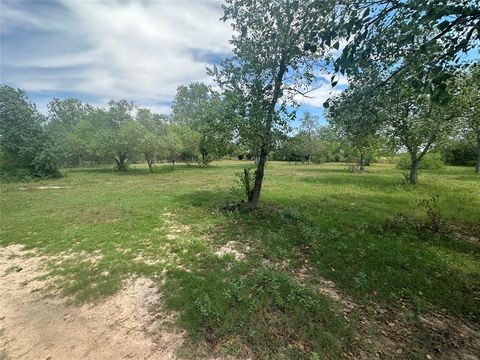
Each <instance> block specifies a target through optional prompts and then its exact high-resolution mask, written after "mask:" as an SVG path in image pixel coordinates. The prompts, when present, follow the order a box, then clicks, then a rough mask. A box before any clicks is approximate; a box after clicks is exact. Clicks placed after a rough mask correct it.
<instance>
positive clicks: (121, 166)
mask: <svg viewBox="0 0 480 360" xmlns="http://www.w3.org/2000/svg"><path fill="white" fill-rule="evenodd" d="M114 160H115V162H116V163H117V169H118V171H127V167H126V166H125V161H126V160H127V154H118V159H117V158H114Z"/></svg>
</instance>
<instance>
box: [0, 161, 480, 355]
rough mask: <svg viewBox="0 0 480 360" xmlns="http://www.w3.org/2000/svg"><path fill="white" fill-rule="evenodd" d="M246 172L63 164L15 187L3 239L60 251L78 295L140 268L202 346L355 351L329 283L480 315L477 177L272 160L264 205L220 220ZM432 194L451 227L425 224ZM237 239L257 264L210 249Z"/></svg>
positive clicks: (424, 307)
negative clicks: (321, 286)
mask: <svg viewBox="0 0 480 360" xmlns="http://www.w3.org/2000/svg"><path fill="white" fill-rule="evenodd" d="M246 164H247V163H246V162H235V161H230V162H227V161H225V162H219V163H214V164H213V166H211V167H209V168H203V167H196V166H182V165H180V166H177V167H176V168H175V170H173V171H172V170H171V169H170V167H169V166H161V167H160V168H159V169H157V171H156V173H154V174H150V173H148V171H147V168H146V167H145V166H135V167H132V168H131V169H130V171H129V172H127V173H115V172H112V171H111V167H105V168H93V169H67V170H66V171H65V173H66V176H65V177H63V178H61V179H56V180H48V181H39V182H32V183H26V184H22V183H5V184H2V196H1V200H2V201H1V240H0V245H3V246H6V245H9V244H24V245H25V246H26V247H27V248H36V249H38V250H40V251H41V252H42V253H45V254H51V255H61V256H57V257H56V258H55V260H52V262H51V264H50V269H51V273H50V275H60V276H57V277H56V279H57V286H59V287H60V288H62V289H63V290H64V292H65V294H66V295H69V296H71V298H72V299H74V300H76V301H94V300H96V299H99V298H101V297H104V296H107V295H110V294H112V293H114V292H115V291H117V290H118V289H119V288H120V287H121V284H122V281H123V280H124V279H125V278H127V277H129V276H132V275H136V276H146V277H150V278H152V279H154V280H156V281H158V283H159V286H160V284H161V280H162V279H164V280H165V283H164V285H162V286H163V287H164V291H165V294H166V305H167V306H168V307H170V308H172V309H175V310H178V311H179V313H180V319H179V325H181V326H183V327H184V328H186V329H187V330H189V334H190V336H191V339H192V342H193V343H194V344H195V343H198V342H199V341H200V342H201V341H205V339H206V342H207V343H208V344H209V346H211V347H212V348H215V349H221V351H222V352H224V353H226V354H231V355H234V356H239V357H242V356H246V355H248V354H254V355H255V356H257V357H259V358H310V357H312V358H316V357H317V358H338V357H340V354H341V353H342V351H350V350H352V347H354V346H355V342H353V341H352V332H353V328H354V326H355V324H354V323H353V322H352V321H346V320H345V319H344V318H343V317H342V316H341V314H340V311H339V305H338V304H336V303H335V302H333V301H332V300H330V299H329V298H327V297H325V296H324V295H322V294H320V293H319V291H318V290H317V289H316V288H315V279H316V278H317V277H319V276H321V277H323V278H326V279H329V280H332V281H334V282H335V284H336V286H337V287H338V288H339V289H340V290H341V291H342V292H343V293H344V294H346V295H348V296H350V297H352V298H353V299H354V300H355V301H356V302H357V303H359V304H362V305H365V306H369V305H371V304H380V305H382V304H383V305H385V306H389V307H393V308H395V307H396V306H399V304H405V303H406V304H408V306H409V307H410V308H411V309H412V311H413V312H414V313H416V314H418V313H424V312H427V311H435V310H440V309H446V311H447V312H448V313H449V314H451V315H454V316H457V317H459V318H462V319H464V320H470V321H473V322H479V321H480V304H479V295H478V294H479V293H480V246H479V243H478V242H476V243H475V242H466V241H463V240H461V239H459V237H458V236H457V233H458V232H460V233H462V234H463V235H464V236H466V237H472V236H477V238H478V233H476V232H477V231H478V230H479V228H480V177H479V176H476V175H475V174H473V169H471V168H463V167H446V168H444V169H441V170H437V171H424V172H421V175H420V176H421V177H420V184H419V185H418V186H416V187H414V186H410V185H406V184H404V183H403V178H402V171H401V170H398V169H396V168H394V166H393V165H380V164H375V165H374V166H372V167H369V169H368V173H365V174H351V173H349V172H347V171H346V170H345V169H344V166H343V165H342V164H321V165H293V164H292V165H289V164H287V163H275V162H272V163H269V164H268V165H267V171H266V177H265V183H264V188H263V192H262V198H261V202H262V208H261V209H259V210H258V211H257V212H255V213H250V212H243V211H241V212H227V211H224V210H222V207H223V205H225V204H226V203H227V202H229V201H231V200H232V196H233V195H232V193H231V191H230V189H231V187H232V185H233V183H234V180H235V173H236V172H237V171H240V170H241V169H242V167H243V166H245V165H246ZM39 186H61V187H62V188H60V189H44V190H41V189H38V187H39ZM63 187H64V188H63ZM22 188H23V189H22ZM433 195H437V196H438V204H437V208H436V210H437V211H438V212H439V213H440V215H441V218H442V219H443V221H444V222H446V223H448V225H446V226H445V229H443V231H442V232H441V233H439V234H431V233H429V232H428V231H426V230H425V229H424V228H423V227H422V226H421V225H422V224H423V223H424V222H425V219H426V210H427V209H426V207H425V206H419V205H418V203H417V202H418V200H422V199H430V198H431V197H432V196H433ZM412 224H414V225H415V226H413V225H412ZM385 225H388V226H385ZM452 229H454V230H452ZM232 240H234V241H236V242H237V243H238V246H239V249H240V250H242V248H243V249H244V250H245V249H249V250H248V251H245V253H246V254H247V258H246V259H245V261H235V260H234V258H233V257H232V256H230V255H226V256H224V257H218V256H215V255H214V252H215V251H216V250H217V249H218V248H219V247H221V246H222V245H224V244H226V243H227V242H229V241H232ZM69 254H70V256H68V255H69ZM268 264H270V265H271V264H284V266H276V267H275V266H269V265H268ZM304 264H309V266H310V268H311V270H310V274H309V276H308V278H307V279H306V281H305V282H304V283H303V284H301V283H299V282H298V281H297V280H295V277H293V276H292V274H294V273H295V272H296V271H298V270H299V269H300V268H301V267H302V266H303V265H304ZM275 269H276V270H275ZM192 351H193V350H192ZM192 356H194V355H192Z"/></svg>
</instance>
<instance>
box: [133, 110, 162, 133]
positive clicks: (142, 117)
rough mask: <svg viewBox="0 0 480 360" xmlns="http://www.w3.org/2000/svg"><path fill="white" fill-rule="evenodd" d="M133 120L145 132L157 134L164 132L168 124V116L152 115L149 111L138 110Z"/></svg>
mask: <svg viewBox="0 0 480 360" xmlns="http://www.w3.org/2000/svg"><path fill="white" fill-rule="evenodd" d="M135 120H136V121H137V122H138V123H139V124H140V125H142V126H143V127H144V128H145V129H146V130H148V131H151V132H153V133H156V134H159V133H161V132H162V131H164V130H165V129H164V128H165V127H166V124H167V122H168V116H167V115H163V114H154V113H152V112H151V111H150V109H145V108H138V109H137V114H136V117H135Z"/></svg>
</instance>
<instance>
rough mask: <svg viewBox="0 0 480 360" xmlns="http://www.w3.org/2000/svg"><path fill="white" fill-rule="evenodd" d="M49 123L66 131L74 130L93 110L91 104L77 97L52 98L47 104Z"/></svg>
mask: <svg viewBox="0 0 480 360" xmlns="http://www.w3.org/2000/svg"><path fill="white" fill-rule="evenodd" d="M47 107H48V118H49V124H50V125H55V126H58V127H61V128H62V129H64V130H65V132H66V133H71V132H73V131H74V130H75V126H76V125H77V124H78V123H79V122H80V121H81V120H82V119H84V118H85V117H87V116H88V114H89V113H90V112H91V111H92V110H93V108H92V106H90V105H89V104H85V103H83V102H82V101H81V100H79V99H74V98H67V99H64V100H60V99H57V98H54V99H52V101H50V102H49V103H48V105H47Z"/></svg>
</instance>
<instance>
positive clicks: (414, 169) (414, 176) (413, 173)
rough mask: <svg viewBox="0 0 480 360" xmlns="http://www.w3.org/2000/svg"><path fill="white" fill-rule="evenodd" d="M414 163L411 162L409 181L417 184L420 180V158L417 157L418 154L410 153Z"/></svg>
mask: <svg viewBox="0 0 480 360" xmlns="http://www.w3.org/2000/svg"><path fill="white" fill-rule="evenodd" d="M410 158H411V161H412V163H411V164H410V175H409V176H408V182H409V183H410V184H412V185H416V184H417V181H418V163H419V162H420V160H419V159H418V158H417V154H411V155H410Z"/></svg>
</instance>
